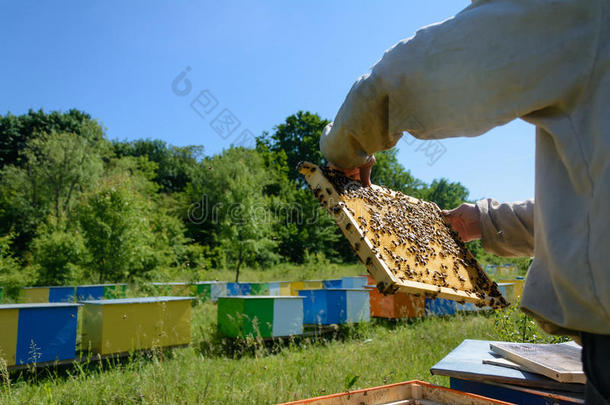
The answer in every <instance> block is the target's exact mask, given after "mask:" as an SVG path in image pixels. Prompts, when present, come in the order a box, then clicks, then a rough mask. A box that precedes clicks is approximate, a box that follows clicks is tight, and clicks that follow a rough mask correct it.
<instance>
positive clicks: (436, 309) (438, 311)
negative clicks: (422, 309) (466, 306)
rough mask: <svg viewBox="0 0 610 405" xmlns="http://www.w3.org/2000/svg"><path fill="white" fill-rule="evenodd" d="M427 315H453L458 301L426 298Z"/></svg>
mask: <svg viewBox="0 0 610 405" xmlns="http://www.w3.org/2000/svg"><path fill="white" fill-rule="evenodd" d="M425 305H426V315H429V316H430V315H453V314H455V310H456V303H455V301H453V300H447V299H445V298H435V299H432V298H426V304H425Z"/></svg>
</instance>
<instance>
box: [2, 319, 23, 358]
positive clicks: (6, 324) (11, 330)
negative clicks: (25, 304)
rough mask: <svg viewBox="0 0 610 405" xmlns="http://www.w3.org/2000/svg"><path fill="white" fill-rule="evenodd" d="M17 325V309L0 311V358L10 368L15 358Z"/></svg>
mask: <svg viewBox="0 0 610 405" xmlns="http://www.w3.org/2000/svg"><path fill="white" fill-rule="evenodd" d="M18 323H19V309H17V308H10V309H2V310H1V311H0V329H1V330H2V333H0V358H2V359H4V361H6V365H7V366H12V365H14V364H15V362H16V357H17V327H18Z"/></svg>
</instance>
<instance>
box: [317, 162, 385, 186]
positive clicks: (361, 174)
mask: <svg viewBox="0 0 610 405" xmlns="http://www.w3.org/2000/svg"><path fill="white" fill-rule="evenodd" d="M375 162H376V160H375V156H373V155H371V157H370V158H369V160H368V161H367V162H366V163H365V164H364V165H362V166H360V167H356V168H353V169H342V168H340V167H337V166H335V165H334V164H332V163H331V164H329V165H328V166H329V167H330V168H331V169H334V170H339V171H340V172H343V174H345V175H346V176H347V177H349V178H350V179H353V180H359V181H360V182H362V184H364V185H365V186H367V187H369V186H370V185H371V171H372V170H373V165H374V164H375Z"/></svg>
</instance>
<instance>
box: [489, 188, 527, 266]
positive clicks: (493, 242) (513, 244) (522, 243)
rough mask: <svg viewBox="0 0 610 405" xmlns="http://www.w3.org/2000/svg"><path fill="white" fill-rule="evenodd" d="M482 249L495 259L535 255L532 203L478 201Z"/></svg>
mask: <svg viewBox="0 0 610 405" xmlns="http://www.w3.org/2000/svg"><path fill="white" fill-rule="evenodd" d="M477 208H478V209H479V213H480V220H481V244H482V245H483V249H485V250H486V251H488V252H491V253H495V254H497V255H498V256H515V257H528V256H533V255H534V200H526V201H520V202H514V203H503V204H500V203H498V202H497V201H496V200H492V199H491V198H488V199H486V200H480V201H477Z"/></svg>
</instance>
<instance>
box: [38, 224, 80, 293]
mask: <svg viewBox="0 0 610 405" xmlns="http://www.w3.org/2000/svg"><path fill="white" fill-rule="evenodd" d="M31 253H32V258H31V260H32V262H33V264H34V265H35V266H36V267H37V270H38V276H37V280H36V284H37V285H65V284H68V283H75V282H78V281H79V279H80V278H81V275H82V268H81V266H82V265H83V264H84V263H87V262H88V260H87V257H88V251H87V249H86V248H85V243H84V239H83V236H82V233H81V231H80V229H78V228H77V227H76V226H70V224H69V223H68V220H67V219H66V218H50V219H49V220H48V221H47V222H46V223H43V224H42V225H41V226H40V227H39V229H38V231H37V235H36V237H35V238H34V240H32V244H31Z"/></svg>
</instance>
